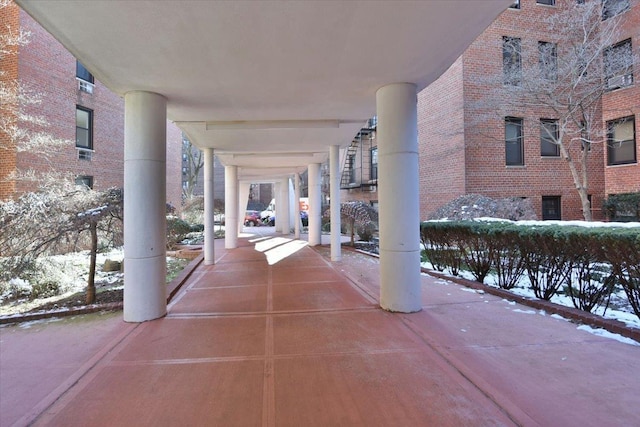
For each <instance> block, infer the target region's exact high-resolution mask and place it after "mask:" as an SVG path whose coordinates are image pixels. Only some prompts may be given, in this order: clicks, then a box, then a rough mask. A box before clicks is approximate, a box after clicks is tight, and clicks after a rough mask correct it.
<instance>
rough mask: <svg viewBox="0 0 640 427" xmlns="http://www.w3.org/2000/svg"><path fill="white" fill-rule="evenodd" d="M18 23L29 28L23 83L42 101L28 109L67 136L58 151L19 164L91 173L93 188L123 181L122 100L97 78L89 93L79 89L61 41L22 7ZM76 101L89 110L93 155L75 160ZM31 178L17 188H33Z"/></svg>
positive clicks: (72, 63)
mask: <svg viewBox="0 0 640 427" xmlns="http://www.w3.org/2000/svg"><path fill="white" fill-rule="evenodd" d="M20 18H21V24H22V27H23V28H24V29H25V30H28V31H30V32H31V42H30V43H29V45H28V46H26V47H24V48H23V49H22V50H21V52H20V57H19V78H20V82H21V84H23V85H24V86H26V87H28V88H30V89H31V90H33V91H35V92H38V93H39V94H40V97H41V99H42V103H41V104H40V105H37V106H35V107H32V108H29V112H30V113H32V114H34V115H38V116H42V117H44V118H45V119H46V120H47V122H48V123H49V126H48V127H47V128H46V129H44V130H45V131H46V132H48V133H50V134H51V135H53V136H54V137H56V138H60V139H64V140H68V144H66V146H65V147H64V148H63V149H61V150H60V151H59V152H55V153H49V155H50V159H47V158H46V157H45V156H42V155H41V154H39V153H26V154H22V155H20V156H19V159H18V168H19V169H21V170H26V169H34V170H37V171H40V172H45V171H48V170H56V171H65V172H69V173H70V174H72V175H74V176H78V175H88V176H93V177H94V179H93V187H94V188H95V189H96V190H101V189H106V188H109V187H112V186H118V187H121V186H122V185H123V165H124V145H123V141H124V129H123V124H124V102H123V100H122V99H121V98H120V97H118V96H117V95H115V94H114V93H112V92H111V91H109V90H108V89H107V88H105V87H104V86H103V85H102V84H101V83H100V82H98V81H97V80H96V81H95V87H94V90H93V94H88V93H86V92H82V91H80V90H78V82H77V80H76V60H75V58H74V57H73V55H71V54H70V53H69V52H68V51H67V50H66V49H65V48H64V47H63V46H62V45H61V44H60V43H58V42H57V41H56V40H55V39H54V38H53V37H52V36H51V35H50V34H49V33H47V32H46V31H45V30H44V29H43V28H42V27H40V25H38V24H37V23H36V22H35V21H34V20H33V19H32V18H31V17H30V16H28V15H27V14H26V13H25V12H21V14H20ZM76 105H78V106H82V107H85V108H89V109H91V110H93V126H94V128H93V148H94V152H93V153H92V158H91V160H80V159H78V151H77V149H76V147H75V132H76V128H75V114H76ZM33 186H34V184H33V183H24V184H22V185H19V186H18V190H19V191H29V190H33Z"/></svg>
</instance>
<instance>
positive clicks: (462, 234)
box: [420, 221, 640, 317]
mask: <svg viewBox="0 0 640 427" xmlns="http://www.w3.org/2000/svg"><path fill="white" fill-rule="evenodd" d="M420 235H421V239H422V243H423V245H424V248H425V254H426V257H427V258H428V260H429V262H430V263H431V265H432V267H433V268H434V269H435V270H438V271H445V270H447V271H448V272H449V273H451V274H454V275H457V274H458V273H459V271H460V269H461V268H462V266H464V268H465V269H468V270H469V271H470V272H471V274H473V277H474V278H475V280H477V281H479V282H484V280H485V278H486V276H487V275H488V274H489V273H490V272H491V273H493V274H495V275H496V277H497V280H496V281H497V285H498V286H499V287H501V288H503V289H512V288H513V287H515V286H516V285H517V284H518V283H519V282H520V279H521V278H522V277H523V276H524V275H526V277H527V278H528V281H529V283H530V286H531V289H532V291H533V293H534V294H535V296H536V297H537V298H541V299H545V300H550V299H551V298H552V297H553V296H554V295H556V294H557V293H558V292H559V291H560V290H564V291H565V293H566V294H567V295H568V296H569V297H570V298H571V300H572V302H573V304H574V306H575V307H576V308H579V309H582V310H585V311H592V310H593V309H594V308H595V307H596V306H598V305H601V306H605V307H606V306H607V305H608V303H609V298H610V296H611V293H612V291H613V289H614V287H615V286H620V287H622V289H624V292H625V294H626V296H627V298H628V299H629V304H630V306H631V307H632V309H633V311H634V312H635V314H636V315H637V316H638V317H640V229H638V228H637V227H636V228H633V227H605V226H600V227H583V226H578V225H570V226H567V225H558V224H550V225H520V224H518V223H516V222H500V221H456V222H453V221H427V222H423V223H422V224H421V227H420Z"/></svg>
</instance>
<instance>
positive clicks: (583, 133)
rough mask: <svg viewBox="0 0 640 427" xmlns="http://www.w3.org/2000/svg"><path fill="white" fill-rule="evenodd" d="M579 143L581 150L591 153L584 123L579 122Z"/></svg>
mask: <svg viewBox="0 0 640 427" xmlns="http://www.w3.org/2000/svg"><path fill="white" fill-rule="evenodd" d="M580 142H581V143H582V147H581V148H582V150H585V149H586V150H587V151H591V137H590V136H589V129H588V128H587V123H586V122H585V121H580Z"/></svg>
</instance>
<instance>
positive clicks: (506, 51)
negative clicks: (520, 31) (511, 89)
mask: <svg viewBox="0 0 640 427" xmlns="http://www.w3.org/2000/svg"><path fill="white" fill-rule="evenodd" d="M502 70H503V74H504V84H508V85H514V86H518V85H520V80H521V79H522V55H521V48H520V39H519V38H517V37H502Z"/></svg>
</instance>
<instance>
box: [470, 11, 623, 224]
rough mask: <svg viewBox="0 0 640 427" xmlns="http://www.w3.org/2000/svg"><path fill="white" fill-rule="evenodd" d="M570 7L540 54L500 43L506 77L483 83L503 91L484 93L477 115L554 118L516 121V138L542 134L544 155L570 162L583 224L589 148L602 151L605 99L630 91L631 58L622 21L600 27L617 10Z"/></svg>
mask: <svg viewBox="0 0 640 427" xmlns="http://www.w3.org/2000/svg"><path fill="white" fill-rule="evenodd" d="M567 3H570V4H569V5H568V6H567V8H566V9H565V10H561V11H559V12H558V13H555V14H552V15H550V16H549V17H548V18H544V19H543V21H544V22H543V24H544V26H545V28H547V29H548V32H547V34H548V36H547V38H548V40H547V41H537V48H535V47H533V46H531V45H528V46H527V47H528V49H525V48H524V46H523V45H524V44H525V41H524V40H522V39H520V38H518V37H503V38H502V39H501V40H500V42H501V43H502V44H501V47H502V53H503V64H502V65H503V66H502V73H501V74H500V75H494V76H492V77H489V78H487V79H486V81H482V82H479V85H482V84H485V85H487V87H494V88H499V89H497V90H491V91H487V93H486V94H485V95H484V96H483V97H482V100H481V101H478V103H477V104H478V111H481V110H484V111H490V112H491V113H487V114H491V115H492V116H494V117H496V118H497V117H500V118H501V119H502V120H505V118H507V119H508V117H509V116H511V115H513V114H514V113H515V112H519V113H522V114H523V115H524V114H527V113H529V114H532V113H533V114H532V115H537V116H538V117H549V119H546V120H541V121H540V122H532V121H527V123H524V124H523V123H522V122H521V121H520V122H517V121H514V123H513V125H517V126H520V130H519V131H518V130H517V129H516V130H515V131H514V135H513V138H514V139H518V138H521V137H522V135H523V134H524V133H525V132H524V129H522V127H526V126H530V127H532V129H531V133H533V132H534V131H537V130H538V129H539V131H540V135H541V151H542V153H541V154H542V155H552V156H553V155H557V156H560V157H561V158H562V159H564V160H565V161H566V165H567V168H568V169H569V171H570V172H571V177H572V179H573V184H574V185H575V188H576V191H577V192H578V194H579V196H580V200H581V204H582V211H583V213H584V218H585V220H587V221H591V219H592V215H591V206H590V201H589V196H588V193H589V170H588V169H589V167H588V164H589V163H588V158H589V155H590V153H591V145H592V144H605V143H606V142H607V136H608V135H607V129H606V128H605V126H604V124H603V123H602V111H601V101H602V96H603V94H604V93H606V92H607V91H609V90H612V89H616V88H618V87H621V86H625V85H627V84H630V81H631V80H632V65H633V62H634V58H633V54H632V51H631V44H630V43H629V44H628V47H627V45H626V44H624V43H622V44H621V43H620V42H621V40H619V37H620V35H619V34H620V33H619V31H618V26H617V23H618V20H616V19H606V20H603V16H604V15H603V13H605V14H608V15H609V16H613V15H615V14H617V13H618V12H619V11H616V10H610V9H611V8H612V7H614V6H613V5H609V6H608V7H609V9H605V10H604V11H603V6H602V3H601V2H600V1H597V0H586V1H584V2H567ZM620 4H622V5H623V6H624V2H620ZM534 52H535V53H534ZM500 88H501V89H500ZM477 119H478V122H482V121H484V122H485V123H486V122H488V121H489V120H487V118H486V117H478V118H477ZM494 123H495V121H494ZM476 126H477V124H476ZM476 129H477V127H476ZM486 130H487V133H491V131H490V130H489V129H488V128H487V129H486ZM494 135H495V133H494ZM515 135H517V136H515ZM509 137H510V136H509V135H507V139H508V138H509ZM620 142H621V141H618V143H620ZM613 143H616V141H613ZM545 150H546V153H545Z"/></svg>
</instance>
